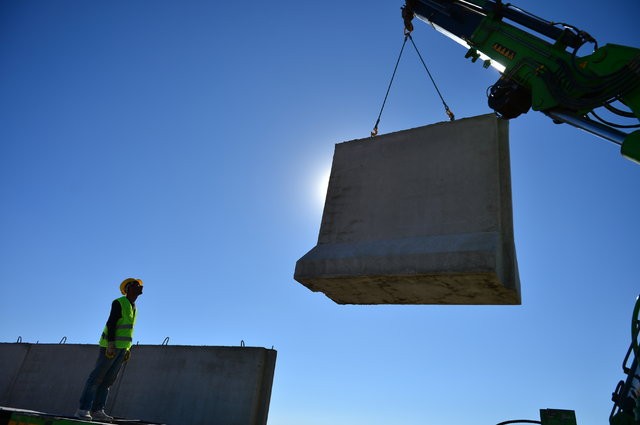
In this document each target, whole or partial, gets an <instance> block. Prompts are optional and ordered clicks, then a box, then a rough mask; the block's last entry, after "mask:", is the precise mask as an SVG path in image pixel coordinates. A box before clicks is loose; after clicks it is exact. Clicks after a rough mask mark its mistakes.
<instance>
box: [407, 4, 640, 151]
mask: <svg viewBox="0 0 640 425" xmlns="http://www.w3.org/2000/svg"><path fill="white" fill-rule="evenodd" d="M405 1H406V2H405V6H404V7H403V13H402V14H403V18H404V21H405V28H406V30H407V31H412V30H413V24H412V19H413V17H414V16H417V17H418V18H420V19H421V20H424V21H426V22H428V23H429V24H431V25H432V26H433V27H434V28H436V29H437V30H439V31H440V32H442V33H444V34H445V35H447V36H449V37H450V38H452V39H454V40H455V41H457V42H459V43H460V44H462V45H464V46H465V47H467V49H468V50H467V53H466V55H465V57H467V58H470V59H471V60H472V61H473V62H476V61H478V60H481V61H482V63H483V65H484V67H485V68H486V67H489V66H493V67H494V68H496V69H497V70H498V71H499V72H500V73H501V74H502V75H501V77H500V79H499V80H498V81H497V82H496V83H495V84H494V85H493V86H492V87H491V90H490V92H489V106H490V107H491V108H492V109H494V110H495V111H496V112H497V113H498V114H499V115H501V116H502V117H503V118H505V119H511V118H516V117H518V116H519V115H521V114H523V113H526V112H527V111H528V110H529V109H533V110H536V111H540V112H543V113H545V114H546V115H548V116H549V117H551V118H552V119H554V120H555V121H556V122H565V123H568V124H570V125H573V126H575V127H578V128H581V129H583V130H585V131H588V132H590V133H592V134H595V135H597V136H599V137H602V138H604V139H607V140H611V141H613V142H615V143H617V144H619V145H621V152H622V154H623V155H624V156H625V157H627V158H629V159H631V160H633V161H636V162H639V163H640V130H636V131H633V132H631V133H625V132H623V131H621V130H619V129H618V127H630V128H633V127H640V125H638V124H637V123H638V121H640V49H637V48H634V47H627V46H621V45H616V44H607V45H605V46H602V47H600V48H598V46H597V42H596V41H595V39H594V38H593V37H591V36H590V35H589V34H588V33H586V32H584V31H581V30H579V29H577V28H575V27H573V26H571V25H568V24H556V23H552V22H548V21H545V20H543V19H541V18H538V17H536V16H534V15H532V14H530V13H527V12H525V11H523V10H521V9H518V8H516V7H514V6H512V5H510V4H503V3H502V2H501V1H500V0H498V1H493V0H405ZM585 43H593V44H594V47H595V50H594V52H593V53H592V54H589V55H586V56H579V55H578V50H579V49H580V47H581V46H583V45H584V44H585ZM615 101H620V102H621V103H623V104H624V105H626V106H627V107H628V109H629V111H623V110H620V109H618V108H616V107H614V106H613V105H612V103H613V102H615ZM597 108H606V109H608V110H609V111H610V112H613V113H614V114H616V115H620V116H623V117H625V118H630V119H632V120H633V121H634V124H633V125H631V126H617V125H616V124H612V123H610V122H608V121H604V120H602V119H600V118H599V116H598V115H597V114H596V113H595V111H594V110H595V109H597ZM590 116H593V117H594V118H591V117H590Z"/></svg>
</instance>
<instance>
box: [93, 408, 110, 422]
mask: <svg viewBox="0 0 640 425" xmlns="http://www.w3.org/2000/svg"><path fill="white" fill-rule="evenodd" d="M91 416H92V417H93V420H94V421H99V422H111V421H112V420H113V417H112V416H109V415H107V414H106V413H104V410H96V411H95V412H91Z"/></svg>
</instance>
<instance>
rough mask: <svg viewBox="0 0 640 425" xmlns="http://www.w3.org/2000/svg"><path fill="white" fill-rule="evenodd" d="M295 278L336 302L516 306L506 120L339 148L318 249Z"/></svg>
mask: <svg viewBox="0 0 640 425" xmlns="http://www.w3.org/2000/svg"><path fill="white" fill-rule="evenodd" d="M294 278H295V279H296V280H297V281H298V282H300V283H302V284H304V285H305V286H307V287H308V288H309V289H311V290H313V291H321V292H323V293H324V294H326V295H327V296H328V297H329V298H331V299H332V300H334V301H335V302H337V303H340V304H519V303H520V282H519V277H518V269H517V263H516V255H515V246H514V237H513V218H512V206H511V175H510V166H509V137H508V122H507V121H503V120H499V119H497V118H496V117H495V115H483V116H479V117H473V118H467V119H461V120H457V121H454V122H444V123H438V124H434V125H430V126H426V127H420V128H415V129H411V130H405V131H400V132H397V133H391V134H386V135H383V136H378V137H374V138H367V139H362V140H354V141H350V142H346V143H340V144H338V145H336V148H335V153H334V157H333V165H332V169H331V177H330V179H329V188H328V192H327V198H326V202H325V206H324V212H323V216H322V223H321V226H320V233H319V236H318V244H317V245H316V246H315V247H314V248H313V249H312V250H311V251H309V252H308V253H307V254H306V255H305V256H303V257H302V258H301V259H300V260H298V262H297V264H296V270H295V275H294Z"/></svg>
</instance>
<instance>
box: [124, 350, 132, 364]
mask: <svg viewBox="0 0 640 425" xmlns="http://www.w3.org/2000/svg"><path fill="white" fill-rule="evenodd" d="M129 357H131V350H127V351H126V352H125V353H124V361H125V362H128V361H129Z"/></svg>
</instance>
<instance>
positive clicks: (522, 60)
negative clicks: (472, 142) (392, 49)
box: [402, 0, 640, 425]
mask: <svg viewBox="0 0 640 425" xmlns="http://www.w3.org/2000/svg"><path fill="white" fill-rule="evenodd" d="M402 17H403V19H404V25H405V33H407V34H409V33H410V32H411V31H413V23H412V20H413V18H414V17H418V18H419V19H421V20H423V21H425V22H427V23H428V24H429V25H431V26H433V27H434V28H435V29H436V30H438V31H439V32H441V33H443V34H444V35H446V36H448V37H450V38H452V39H453V40H455V41H457V42H458V43H460V44H462V45H463V46H465V47H466V48H467V49H468V50H467V53H466V55H465V57H467V58H470V59H471V60H472V61H473V62H476V61H478V60H481V61H482V63H483V66H484V67H485V68H488V67H489V66H492V67H494V68H496V69H497V70H498V71H499V72H500V73H501V76H500V78H499V79H498V81H497V82H496V83H495V84H494V85H493V86H492V87H491V88H490V90H489V92H488V102H489V106H490V107H491V108H492V109H493V110H494V111H495V112H496V113H497V114H498V115H499V116H501V117H502V118H504V119H512V118H516V117H518V116H519V115H521V114H523V113H526V112H528V111H529V109H533V110H535V111H540V112H543V113H544V114H546V115H547V116H549V117H550V118H551V119H553V120H554V121H555V122H557V123H567V124H570V125H572V126H574V127H577V128H580V129H582V130H585V131H587V132H589V133H591V134H594V135H596V136H599V137H601V138H603V139H606V140H609V141H612V142H614V143H616V144H618V145H620V147H621V153H622V155H624V156H625V157H627V158H629V159H631V160H632V161H636V162H638V163H640V130H638V128H640V124H639V121H640V49H638V48H634V47H627V46H621V45H616V44H606V45H604V46H602V47H598V43H597V42H596V40H595V39H594V38H593V37H592V36H591V35H589V34H588V33H586V32H585V31H582V30H580V29H578V28H576V27H574V26H572V25H569V24H566V23H553V22H549V21H546V20H544V19H541V18H539V17H537V16H534V15H532V14H530V13H528V12H526V11H524V10H522V9H519V8H517V7H515V6H513V5H511V4H503V3H502V2H501V0H495V1H493V0H405V5H404V7H403V8H402ZM585 44H593V45H594V51H593V53H591V54H589V55H585V56H580V55H578V51H579V49H580V48H581V47H582V46H584V45H585ZM622 108H624V109H622ZM596 110H598V112H596ZM601 110H607V114H613V115H615V116H617V117H620V118H623V119H629V120H631V124H625V125H622V124H614V123H612V122H610V121H609V120H607V119H604V118H602V117H601V115H599V114H601V112H600V111H601ZM621 129H632V131H631V132H630V133H625V132H624V131H622V130H621ZM634 129H635V130H634ZM639 328H640V297H638V299H637V300H636V304H635V308H634V310H633V316H632V323H631V341H632V342H631V345H630V347H629V350H628V351H627V354H626V356H625V358H624V361H623V364H622V369H623V372H624V374H625V375H626V376H627V378H626V380H622V381H620V382H619V383H618V385H617V387H616V389H615V392H614V393H613V396H612V401H613V402H614V406H613V409H612V411H611V414H610V417H609V423H610V425H640V368H639V367H638V359H639V358H640V350H639V348H638V332H639ZM540 416H541V421H540V422H539V421H528V420H527V421H507V422H503V423H502V424H512V423H539V424H542V425H575V424H576V417H575V413H574V412H573V411H566V410H553V409H546V410H541V411H540ZM502 424H500V425H502Z"/></svg>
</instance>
